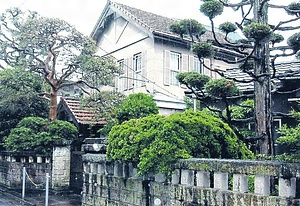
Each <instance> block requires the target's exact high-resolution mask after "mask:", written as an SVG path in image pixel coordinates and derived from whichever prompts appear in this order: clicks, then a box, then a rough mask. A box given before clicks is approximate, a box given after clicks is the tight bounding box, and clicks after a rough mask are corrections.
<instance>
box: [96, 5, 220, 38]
mask: <svg viewBox="0 0 300 206" xmlns="http://www.w3.org/2000/svg"><path fill="white" fill-rule="evenodd" d="M110 7H111V8H113V9H114V10H118V11H120V12H121V13H123V14H124V15H126V16H127V17H129V18H130V19H132V20H133V21H135V22H137V23H138V24H139V25H140V26H142V27H144V28H146V29H148V31H150V32H151V33H152V34H154V35H159V36H166V37H171V38H177V39H181V38H180V36H179V35H176V34H174V33H172V32H171V31H170V30H169V27H170V25H171V24H173V23H175V22H177V21H179V20H178V19H172V18H168V17H164V16H161V15H157V14H154V13H151V12H147V11H143V10H140V9H137V8H133V7H130V6H127V5H123V4H120V3H117V2H114V1H111V0H108V1H107V4H106V7H105V9H104V12H103V13H102V15H101V16H100V18H99V20H98V22H97V24H96V26H95V27H94V29H93V31H92V33H91V36H92V37H93V38H95V37H96V36H95V35H97V30H99V29H100V27H101V26H103V25H104V22H102V21H103V19H105V18H104V17H105V14H106V12H107V11H108V10H109V8H110ZM216 36H217V37H219V38H218V39H219V40H220V41H221V42H222V40H223V39H224V35H223V34H221V33H216ZM212 39H213V36H212V32H211V31H209V30H207V31H206V32H205V34H203V35H202V36H201V40H202V41H206V40H212ZM186 40H189V38H187V39H186Z"/></svg>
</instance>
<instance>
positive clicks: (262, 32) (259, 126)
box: [171, 0, 300, 155]
mask: <svg viewBox="0 0 300 206" xmlns="http://www.w3.org/2000/svg"><path fill="white" fill-rule="evenodd" d="M202 1H203V3H202V4H201V6H200V11H201V12H202V13H204V14H205V15H206V16H207V17H208V19H209V21H210V23H211V31H212V34H213V39H212V41H211V47H209V46H208V45H206V44H208V43H207V42H201V41H200V42H193V38H192V35H193V34H191V33H188V32H186V33H185V34H186V35H189V36H190V38H191V39H192V43H193V45H192V48H195V47H196V48H199V49H193V52H194V53H195V54H196V55H197V56H198V57H199V60H200V61H201V62H202V63H204V62H203V59H202V58H207V57H211V56H212V54H213V53H214V49H213V47H212V45H214V46H217V47H219V48H224V49H227V50H231V51H234V52H235V53H236V54H237V57H238V60H237V61H231V60H228V59H226V58H223V57H220V56H214V58H216V59H218V60H221V61H224V62H226V63H228V64H232V65H233V67H235V66H236V65H237V64H241V67H240V69H241V72H245V73H246V74H247V75H248V76H250V78H252V79H251V80H249V81H248V80H247V81H245V80H237V79H232V78H230V77H226V78H228V79H229V80H234V81H240V82H246V83H249V82H250V81H251V82H254V105H255V107H254V108H255V109H254V114H255V116H254V118H255V121H254V122H255V131H256V132H255V137H254V138H256V139H257V140H259V151H260V153H262V154H266V155H269V154H273V140H272V112H271V92H277V88H271V80H272V79H279V78H280V75H278V74H277V70H276V66H275V65H276V61H278V59H279V57H289V56H293V55H296V56H300V55H299V52H298V51H299V49H300V47H299V41H298V40H299V32H298V33H295V34H294V35H292V36H291V37H289V38H288V40H287V46H277V45H278V43H281V42H282V41H283V36H282V35H281V34H279V32H285V31H291V30H297V29H299V27H298V26H291V25H290V23H295V22H296V21H298V20H299V10H300V4H299V3H297V2H294V3H291V4H289V5H274V4H272V3H271V2H270V1H265V0H253V1H244V0H241V1H240V2H238V3H231V2H230V1H225V0H202ZM225 7H229V8H232V9H233V11H236V12H238V11H240V12H241V14H242V15H241V18H240V19H237V18H236V17H235V19H234V22H233V23H230V22H225V23H223V24H221V25H220V29H221V31H223V32H224V33H225V36H224V39H221V36H220V35H216V32H215V24H214V19H215V17H216V16H219V15H222V13H223V10H224V8H225ZM269 9H279V10H283V11H286V12H287V14H289V15H291V18H290V19H289V20H284V21H280V22H278V23H277V24H275V25H274V24H271V23H269V20H268V13H269ZM180 24H181V23H180V22H179V25H178V27H180ZM234 25H236V26H237V28H235V27H234ZM236 29H238V30H239V31H241V32H243V33H244V34H245V36H246V38H247V39H243V40H240V41H236V42H235V41H233V40H230V39H228V38H227V36H228V34H229V33H230V32H233V31H236ZM171 31H172V30H171ZM173 32H175V33H176V31H174V30H173ZM177 34H179V35H182V34H180V33H177ZM198 45H199V46H198ZM201 45H202V46H201ZM204 45H205V47H207V52H206V53H205V49H203V48H204ZM270 45H272V47H270ZM249 65H251V67H249ZM204 67H205V68H207V69H209V70H211V71H214V72H217V73H218V74H219V75H220V76H223V77H225V75H224V73H223V72H221V71H219V70H216V69H211V68H210V67H209V65H205V64H204ZM193 92H194V94H195V95H196V97H197V98H199V99H204V98H203V93H202V92H199V91H197V90H196V89H194V90H193Z"/></svg>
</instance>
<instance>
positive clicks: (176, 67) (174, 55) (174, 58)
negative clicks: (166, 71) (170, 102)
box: [170, 51, 181, 86]
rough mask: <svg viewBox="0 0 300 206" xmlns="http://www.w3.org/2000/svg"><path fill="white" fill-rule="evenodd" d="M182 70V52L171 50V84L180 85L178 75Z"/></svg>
mask: <svg viewBox="0 0 300 206" xmlns="http://www.w3.org/2000/svg"><path fill="white" fill-rule="evenodd" d="M180 71H181V54H180V53H178V52H172V51H171V52H170V84H171V85H175V86H179V81H178V80H177V78H176V75H177V74H179V73H180Z"/></svg>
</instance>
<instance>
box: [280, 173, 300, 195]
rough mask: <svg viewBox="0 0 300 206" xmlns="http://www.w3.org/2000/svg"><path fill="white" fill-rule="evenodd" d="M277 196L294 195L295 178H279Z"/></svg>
mask: <svg viewBox="0 0 300 206" xmlns="http://www.w3.org/2000/svg"><path fill="white" fill-rule="evenodd" d="M278 190H279V196H281V197H293V198H294V197H296V178H295V177H292V178H290V179H283V178H279V189H278Z"/></svg>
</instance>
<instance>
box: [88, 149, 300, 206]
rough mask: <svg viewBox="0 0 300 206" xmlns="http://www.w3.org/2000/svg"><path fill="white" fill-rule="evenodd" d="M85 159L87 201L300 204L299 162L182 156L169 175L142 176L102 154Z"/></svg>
mask: <svg viewBox="0 0 300 206" xmlns="http://www.w3.org/2000/svg"><path fill="white" fill-rule="evenodd" d="M83 162H84V163H83V165H84V185H83V203H82V205H83V206H87V205H175V206H176V205H178V206H181V205H190V206H192V205H195V206H196V205H201V206H219V205H222V206H223V205H228V206H254V205H255V206H286V205H290V206H292V205H294V206H296V205H300V202H299V199H297V198H298V195H299V191H298V190H297V185H296V184H297V182H298V179H299V178H300V165H299V164H286V163H278V162H266V161H242V160H221V159H188V160H181V161H179V162H178V164H177V165H176V167H175V168H176V169H175V171H174V173H173V175H172V178H171V179H170V180H167V179H165V177H164V176H163V175H162V174H158V175H156V176H154V177H138V176H137V175H136V174H137V170H136V169H135V168H134V167H132V165H131V164H128V163H127V164H122V163H116V162H108V161H106V159H105V155H103V154H101V155H98V154H85V155H83ZM272 185H273V186H272ZM251 188H252V189H251ZM273 188H278V189H277V190H276V191H274V190H273Z"/></svg>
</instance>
